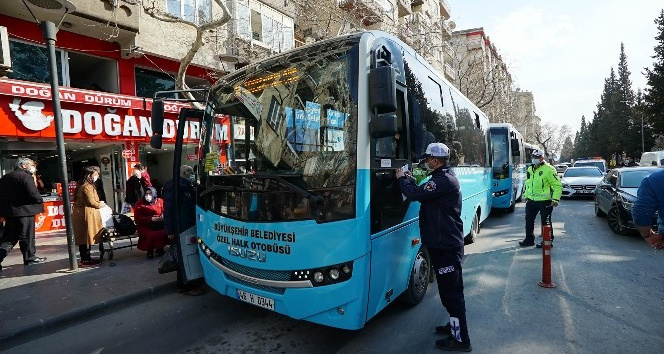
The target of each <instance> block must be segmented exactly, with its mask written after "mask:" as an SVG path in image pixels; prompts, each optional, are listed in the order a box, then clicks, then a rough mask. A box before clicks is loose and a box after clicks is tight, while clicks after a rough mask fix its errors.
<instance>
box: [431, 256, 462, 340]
mask: <svg viewBox="0 0 664 354" xmlns="http://www.w3.org/2000/svg"><path fill="white" fill-rule="evenodd" d="M429 255H430V256H431V263H432V264H433V270H434V272H436V282H437V283H438V294H440V301H441V302H442V303H443V306H444V307H445V309H446V310H447V312H448V313H449V314H450V322H452V320H453V317H456V318H457V319H458V320H459V328H456V331H455V328H453V332H455V333H457V338H456V339H457V340H458V341H462V342H464V343H469V342H470V338H469V337H468V322H467V321H466V300H465V299H464V297H463V275H462V274H461V259H462V258H463V247H458V248H456V249H452V250H448V249H439V248H429Z"/></svg>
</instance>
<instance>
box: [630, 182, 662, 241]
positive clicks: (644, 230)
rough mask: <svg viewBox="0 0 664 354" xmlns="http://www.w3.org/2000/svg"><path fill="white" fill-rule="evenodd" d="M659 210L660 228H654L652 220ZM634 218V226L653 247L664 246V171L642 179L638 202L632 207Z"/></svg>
mask: <svg viewBox="0 0 664 354" xmlns="http://www.w3.org/2000/svg"><path fill="white" fill-rule="evenodd" d="M657 211H659V219H658V223H659V225H658V230H657V233H655V232H654V231H653V230H652V221H653V218H654V217H655V214H656V212H657ZM632 219H633V220H634V226H636V229H637V230H638V231H639V233H640V234H641V237H643V239H644V240H645V241H646V243H648V244H649V245H650V246H652V247H653V248H657V249H663V248H664V237H663V236H662V233H664V230H663V229H662V228H663V227H664V225H662V220H664V171H659V172H655V173H653V174H651V175H650V176H647V177H646V178H644V179H643V180H642V181H641V186H639V191H638V193H637V197H636V202H634V206H633V207H632Z"/></svg>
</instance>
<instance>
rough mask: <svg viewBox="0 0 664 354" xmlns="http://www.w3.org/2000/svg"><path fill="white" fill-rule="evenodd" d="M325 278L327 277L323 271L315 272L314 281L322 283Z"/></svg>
mask: <svg viewBox="0 0 664 354" xmlns="http://www.w3.org/2000/svg"><path fill="white" fill-rule="evenodd" d="M323 280H325V278H324V277H323V273H322V272H316V273H314V281H315V282H316V283H322V282H323Z"/></svg>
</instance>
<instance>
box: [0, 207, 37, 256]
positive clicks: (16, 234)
mask: <svg viewBox="0 0 664 354" xmlns="http://www.w3.org/2000/svg"><path fill="white" fill-rule="evenodd" d="M17 243H18V245H19V247H20V248H21V253H23V260H24V261H31V260H34V259H35V258H36V257H35V253H37V249H36V247H35V217H34V215H33V216H18V217H7V218H5V234H4V235H3V236H2V239H1V240H0V262H2V260H3V259H5V257H7V254H8V253H9V251H11V250H12V248H14V246H16V244H17Z"/></svg>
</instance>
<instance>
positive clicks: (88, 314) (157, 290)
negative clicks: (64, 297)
mask: <svg viewBox="0 0 664 354" xmlns="http://www.w3.org/2000/svg"><path fill="white" fill-rule="evenodd" d="M175 285H176V282H168V283H165V284H161V285H157V286H153V287H149V288H147V289H144V290H140V291H137V292H133V293H130V294H125V295H121V296H118V297H116V298H113V299H110V300H107V301H102V302H99V303H96V304H92V305H89V306H84V307H80V308H77V309H74V310H71V311H68V312H65V313H62V314H59V315H56V316H53V317H49V318H45V319H40V320H39V321H38V322H37V323H35V324H32V325H28V326H24V327H23V328H18V329H13V330H10V331H7V332H6V333H0V351H3V350H7V349H9V348H12V347H15V346H18V345H21V344H24V343H27V342H29V341H31V340H34V339H37V338H40V337H43V336H46V335H48V334H51V333H54V332H57V331H59V330H61V329H63V328H64V327H66V326H68V325H72V324H74V323H77V322H84V321H87V320H91V319H94V318H97V317H100V316H103V315H105V314H107V313H109V312H114V311H117V310H120V309H124V308H127V307H130V306H132V305H134V304H137V303H140V302H143V301H146V300H152V299H155V298H157V297H159V296H163V295H165V294H167V293H169V292H174V289H175Z"/></svg>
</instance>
